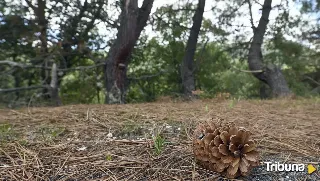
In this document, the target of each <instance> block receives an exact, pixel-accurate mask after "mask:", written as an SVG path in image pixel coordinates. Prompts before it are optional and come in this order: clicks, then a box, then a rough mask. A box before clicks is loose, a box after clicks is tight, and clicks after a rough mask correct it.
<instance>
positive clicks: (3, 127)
mask: <svg viewBox="0 0 320 181" xmlns="http://www.w3.org/2000/svg"><path fill="white" fill-rule="evenodd" d="M15 137H16V134H15V132H14V130H13V126H12V124H0V141H10V140H13V139H15Z"/></svg>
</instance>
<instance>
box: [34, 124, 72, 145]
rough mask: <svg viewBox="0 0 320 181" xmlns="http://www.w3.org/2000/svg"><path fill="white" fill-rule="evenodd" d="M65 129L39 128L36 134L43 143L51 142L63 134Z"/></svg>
mask: <svg viewBox="0 0 320 181" xmlns="http://www.w3.org/2000/svg"><path fill="white" fill-rule="evenodd" d="M65 132H66V129H65V128H63V127H40V128H39V130H38V133H39V134H40V136H41V139H42V140H43V141H48V142H50V141H53V140H54V139H56V138H57V137H58V136H60V135H62V134H64V133H65Z"/></svg>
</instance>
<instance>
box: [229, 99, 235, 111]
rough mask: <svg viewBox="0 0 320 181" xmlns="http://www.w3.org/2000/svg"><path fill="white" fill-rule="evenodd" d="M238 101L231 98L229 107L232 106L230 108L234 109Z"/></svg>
mask: <svg viewBox="0 0 320 181" xmlns="http://www.w3.org/2000/svg"><path fill="white" fill-rule="evenodd" d="M236 102H237V100H236V99H232V100H230V103H229V108H230V109H232V108H233V107H234V106H235V105H236Z"/></svg>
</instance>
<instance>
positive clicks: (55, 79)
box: [50, 63, 62, 106]
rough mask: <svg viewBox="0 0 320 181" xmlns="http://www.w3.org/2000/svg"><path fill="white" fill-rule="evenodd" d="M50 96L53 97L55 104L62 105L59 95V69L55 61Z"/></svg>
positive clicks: (53, 103)
mask: <svg viewBox="0 0 320 181" xmlns="http://www.w3.org/2000/svg"><path fill="white" fill-rule="evenodd" d="M50 97H51V99H52V105H53V106H60V105H62V102H61V99H60V97H59V84H58V71H57V64H56V63H53V65H52V70H51V82H50Z"/></svg>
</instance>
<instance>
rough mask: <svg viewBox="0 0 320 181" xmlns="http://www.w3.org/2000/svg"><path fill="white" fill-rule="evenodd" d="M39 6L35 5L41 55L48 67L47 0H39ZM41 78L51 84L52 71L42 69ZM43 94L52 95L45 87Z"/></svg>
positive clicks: (46, 83) (44, 65)
mask: <svg viewBox="0 0 320 181" xmlns="http://www.w3.org/2000/svg"><path fill="white" fill-rule="evenodd" d="M37 4H38V6H37V7H34V11H35V14H36V17H37V21H38V26H39V31H40V36H39V39H40V42H41V48H40V56H41V57H42V58H43V63H42V65H43V67H48V66H49V65H48V64H49V62H48V60H47V56H48V42H47V28H48V21H47V20H46V16H45V10H46V0H38V3H37ZM41 78H42V83H43V84H44V85H49V84H50V71H48V70H46V69H42V70H41ZM42 92H43V94H44V95H45V96H44V97H45V98H46V99H49V98H50V95H48V93H49V90H48V89H46V88H44V89H43V91H42Z"/></svg>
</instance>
